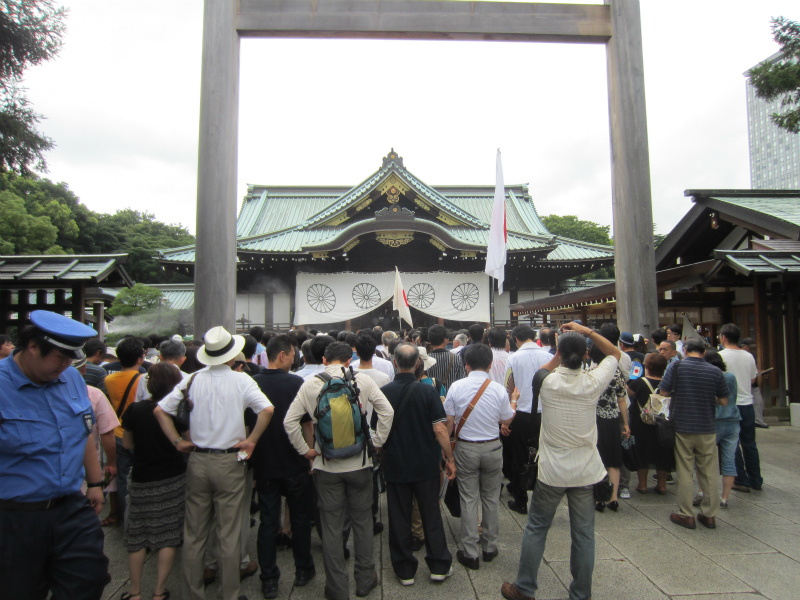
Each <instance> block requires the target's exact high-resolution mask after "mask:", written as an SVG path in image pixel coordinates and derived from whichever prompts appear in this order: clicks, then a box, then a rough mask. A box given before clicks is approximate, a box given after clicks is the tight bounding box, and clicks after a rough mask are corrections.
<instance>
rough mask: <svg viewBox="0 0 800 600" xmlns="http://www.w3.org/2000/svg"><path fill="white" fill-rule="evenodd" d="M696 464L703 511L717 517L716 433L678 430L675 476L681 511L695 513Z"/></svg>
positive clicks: (717, 460)
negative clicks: (694, 471)
mask: <svg viewBox="0 0 800 600" xmlns="http://www.w3.org/2000/svg"><path fill="white" fill-rule="evenodd" d="M695 467H697V481H698V483H699V484H700V487H701V488H702V489H703V493H704V496H703V503H702V504H701V505H700V512H702V513H703V514H704V515H705V516H707V517H715V516H717V513H718V512H719V481H718V479H719V477H718V476H719V457H718V456H717V434H716V433H677V432H676V433H675V476H676V483H677V484H678V508H679V509H680V512H681V514H683V515H685V516H687V517H694V510H693V508H692V500H693V499H694V485H693V484H692V470H693V469H694V468H695Z"/></svg>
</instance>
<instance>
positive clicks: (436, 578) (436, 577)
mask: <svg viewBox="0 0 800 600" xmlns="http://www.w3.org/2000/svg"><path fill="white" fill-rule="evenodd" d="M452 574H453V567H450V570H449V571H448V572H447V573H445V574H444V575H436V574H434V573H431V581H444V580H445V579H447V578H448V577H450V576H451V575H452ZM412 582H413V580H412ZM404 585H405V584H404Z"/></svg>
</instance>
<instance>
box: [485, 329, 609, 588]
mask: <svg viewBox="0 0 800 600" xmlns="http://www.w3.org/2000/svg"><path fill="white" fill-rule="evenodd" d="M563 329H564V330H565V331H567V332H570V331H573V332H575V333H564V334H563V335H561V336H560V337H559V338H558V352H557V353H556V355H555V356H554V357H553V360H552V361H551V362H549V363H548V364H546V365H545V366H544V367H543V371H542V372H540V373H539V374H538V375H537V376H536V377H537V381H538V379H539V378H540V377H542V376H544V375H546V372H548V371H549V372H550V374H549V375H547V376H546V378H545V379H544V380H543V381H542V385H541V392H540V394H539V398H540V399H541V401H542V431H541V436H540V438H539V440H540V445H539V481H538V482H537V484H536V488H535V489H534V490H533V499H532V500H531V507H530V512H529V514H528V523H527V526H526V527H525V532H524V534H523V537H522V551H521V553H520V557H519V570H518V573H517V579H516V581H515V582H514V583H509V582H505V583H503V585H502V587H501V589H500V592H501V593H502V595H503V597H504V598H507V599H508V600H533V596H534V594H535V592H536V589H537V588H538V583H537V574H538V571H539V565H540V564H541V562H542V556H543V555H544V548H545V541H546V539H547V532H548V530H549V529H550V525H551V524H552V522H553V516H554V515H555V513H556V509H557V508H558V506H559V504H560V502H561V499H562V498H563V497H564V494H566V495H567V499H568V504H569V526H570V533H571V537H572V548H571V551H570V572H571V573H572V576H573V580H572V583H571V584H570V586H569V597H570V598H590V597H591V596H592V571H593V570H594V514H595V510H594V492H593V485H594V484H595V483H597V482H598V481H600V480H601V479H602V478H603V477H604V476H605V474H606V470H605V469H604V468H603V461H602V460H601V459H600V453H599V452H598V451H597V415H596V410H597V400H598V398H599V397H600V394H601V393H602V392H603V390H604V389H605V388H606V386H607V385H608V384H609V382H610V381H611V379H612V378H613V377H614V373H615V372H616V370H617V365H618V364H619V358H620V351H619V348H617V347H616V346H615V345H614V344H612V343H611V342H609V341H608V340H607V339H605V338H604V337H603V336H601V335H600V334H598V333H597V332H595V331H593V330H591V329H589V328H588V327H584V326H583V325H579V324H578V323H574V322H573V323H568V324H566V325H564V326H563ZM583 336H586V337H589V338H591V340H592V342H593V343H594V344H596V345H597V346H598V347H599V348H600V350H602V351H603V353H604V354H605V355H606V358H605V359H603V361H602V362H601V363H600V365H598V367H597V368H595V369H592V370H591V371H584V370H583V361H584V358H585V357H586V340H585V339H584V337H583ZM559 365H561V366H559Z"/></svg>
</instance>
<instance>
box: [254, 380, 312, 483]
mask: <svg viewBox="0 0 800 600" xmlns="http://www.w3.org/2000/svg"><path fill="white" fill-rule="evenodd" d="M253 381H255V382H256V383H257V384H258V387H259V388H261V391H262V392H264V394H266V396H267V398H269V401H270V402H272V406H273V407H274V410H275V412H274V413H272V419H271V420H270V422H269V425H268V426H267V429H266V430H265V431H264V433H263V434H262V435H261V437H260V438H259V440H258V443H257V444H256V448H255V450H254V451H253V456H252V457H251V458H250V460H249V463H250V464H251V465H253V469H254V473H253V475H254V478H255V480H256V487H258V482H260V481H264V480H267V479H283V478H286V477H294V476H296V475H299V474H300V473H304V472H307V471H308V469H309V468H310V464H309V462H308V460H307V459H306V458H304V457H302V456H300V455H299V454H298V453H297V450H295V449H294V446H292V443H291V442H290V441H289V436H288V435H287V434H286V429H285V428H284V427H283V420H284V419H285V418H286V412H287V411H288V410H289V405H290V404H291V403H292V401H293V400H294V399H295V396H297V391H298V390H299V389H300V387H301V386H302V385H303V378H302V377H298V376H297V375H294V374H292V373H287V372H286V371H283V370H282V369H264V370H263V371H262V372H261V373H260V374H259V375H256V376H255V377H253ZM309 420H311V417H309V416H308V415H304V416H303V418H302V419H301V421H300V422H301V423H305V422H306V421H309ZM251 426H252V425H251Z"/></svg>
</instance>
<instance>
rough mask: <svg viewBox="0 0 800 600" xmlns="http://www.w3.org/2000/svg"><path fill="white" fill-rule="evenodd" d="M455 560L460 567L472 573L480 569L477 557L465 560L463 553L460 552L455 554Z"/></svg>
mask: <svg viewBox="0 0 800 600" xmlns="http://www.w3.org/2000/svg"><path fill="white" fill-rule="evenodd" d="M456 559H457V560H458V562H460V563H461V564H462V565H464V566H465V567H467V568H468V569H472V570H473V571H477V570H478V569H480V568H481V561H480V560H478V557H477V556H476V557H475V558H467V557H466V556H464V552H463V551H462V550H459V551H458V552H456Z"/></svg>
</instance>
